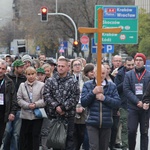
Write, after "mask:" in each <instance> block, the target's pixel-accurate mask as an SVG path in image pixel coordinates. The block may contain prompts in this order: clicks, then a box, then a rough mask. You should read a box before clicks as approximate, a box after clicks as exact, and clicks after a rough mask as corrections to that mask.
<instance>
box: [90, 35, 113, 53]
mask: <svg viewBox="0 0 150 150" xmlns="http://www.w3.org/2000/svg"><path fill="white" fill-rule="evenodd" d="M91 45H92V46H91V50H92V54H96V53H97V45H96V44H95V42H94V38H92V44H91ZM102 46H103V49H102V53H114V45H113V44H103V45H102Z"/></svg>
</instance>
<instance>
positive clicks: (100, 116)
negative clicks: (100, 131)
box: [99, 102, 102, 128]
mask: <svg viewBox="0 0 150 150" xmlns="http://www.w3.org/2000/svg"><path fill="white" fill-rule="evenodd" d="M99 107H100V111H99V113H100V114H99V123H100V125H99V127H100V128H101V127H102V102H100V106H99Z"/></svg>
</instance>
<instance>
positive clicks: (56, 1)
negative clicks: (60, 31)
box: [55, 0, 58, 13]
mask: <svg viewBox="0 0 150 150" xmlns="http://www.w3.org/2000/svg"><path fill="white" fill-rule="evenodd" d="M55 12H56V13H57V12H58V11H57V0H56V11H55Z"/></svg>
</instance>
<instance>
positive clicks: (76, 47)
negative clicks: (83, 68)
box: [73, 41, 79, 52]
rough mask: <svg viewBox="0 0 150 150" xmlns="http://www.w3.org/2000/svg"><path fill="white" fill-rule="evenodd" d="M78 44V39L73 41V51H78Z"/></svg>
mask: <svg viewBox="0 0 150 150" xmlns="http://www.w3.org/2000/svg"><path fill="white" fill-rule="evenodd" d="M78 45H79V43H78V41H74V42H73V51H74V52H78Z"/></svg>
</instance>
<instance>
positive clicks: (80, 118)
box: [71, 59, 89, 150]
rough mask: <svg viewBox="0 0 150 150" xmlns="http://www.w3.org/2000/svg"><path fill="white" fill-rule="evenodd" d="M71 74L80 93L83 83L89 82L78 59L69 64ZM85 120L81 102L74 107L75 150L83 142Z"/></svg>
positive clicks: (77, 149)
mask: <svg viewBox="0 0 150 150" xmlns="http://www.w3.org/2000/svg"><path fill="white" fill-rule="evenodd" d="M71 73H72V74H73V77H74V78H75V80H77V81H78V83H79V87H80V91H82V86H83V83H84V82H85V81H87V80H89V79H88V78H87V77H86V76H84V75H83V73H82V61H81V60H80V59H74V60H73V61H72V62H71ZM85 119H86V111H85V108H83V107H82V106H81V101H80V99H79V102H78V104H77V106H76V116H75V126H74V141H75V150H79V149H80V147H81V145H82V143H83V141H84V133H85V127H86V126H85Z"/></svg>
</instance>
